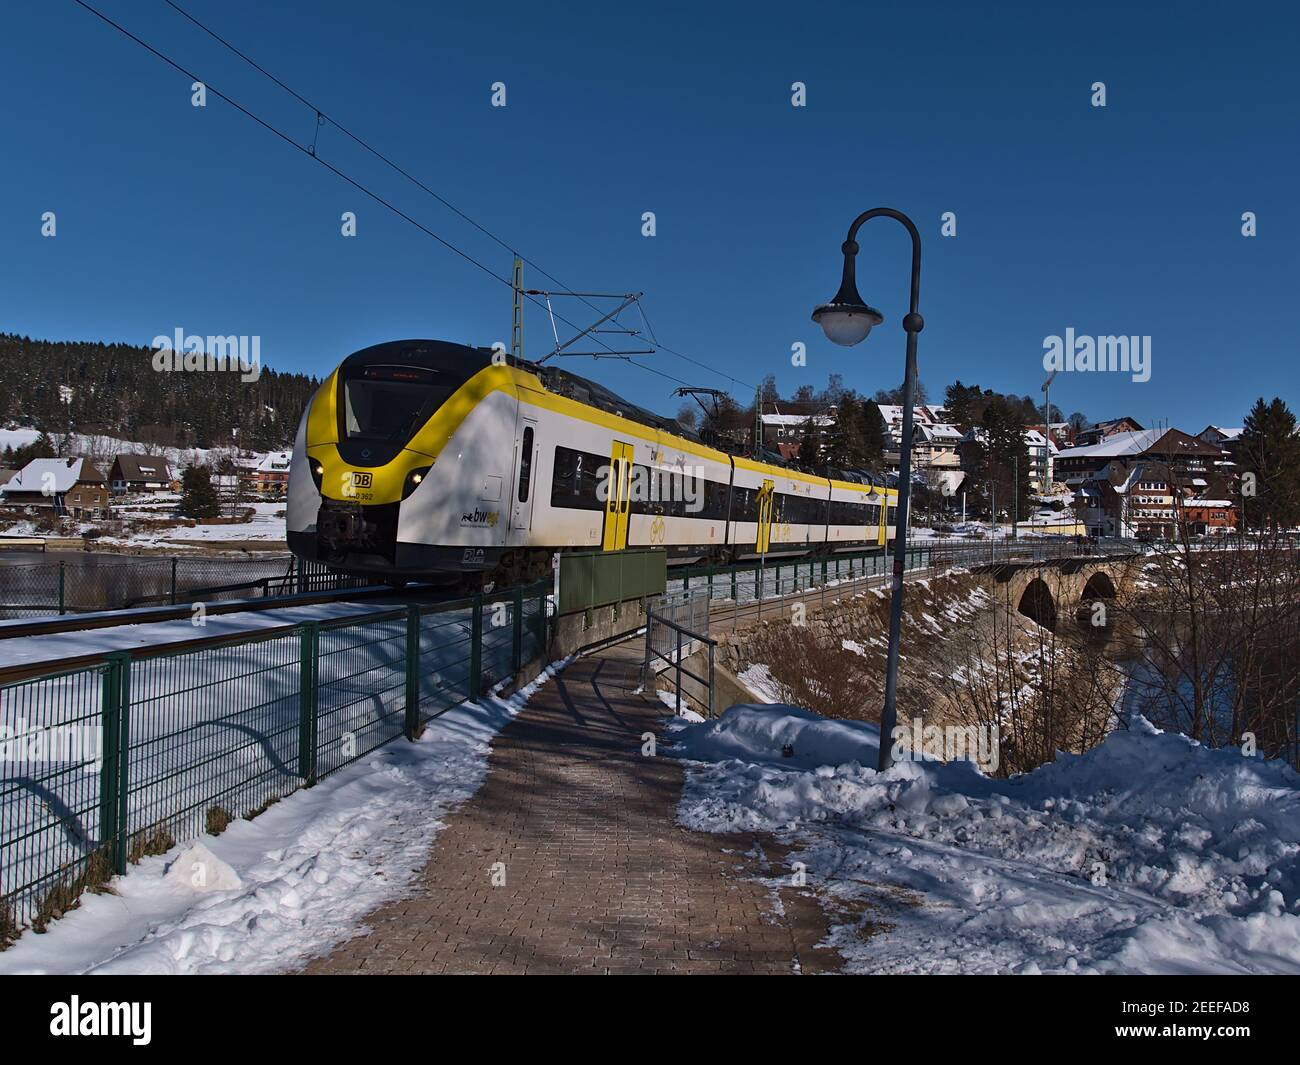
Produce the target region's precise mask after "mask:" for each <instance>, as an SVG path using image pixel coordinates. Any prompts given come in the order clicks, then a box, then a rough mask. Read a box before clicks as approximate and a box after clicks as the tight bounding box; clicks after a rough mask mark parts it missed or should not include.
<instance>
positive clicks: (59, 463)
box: [4, 459, 104, 495]
mask: <svg viewBox="0 0 1300 1065" xmlns="http://www.w3.org/2000/svg"><path fill="white" fill-rule="evenodd" d="M82 480H85V481H92V482H94V483H96V484H103V482H104V476H103V474H101V473H100V472H99V471H98V470H97V469H95V467H94V466H92V465H91V464H90V463H89V462H87V461H86V460H85V459H32V461H31V462H29V463H28V464H27V465H26V466H24V467H23V468H22V469H21V470H19V471H18V475H17V476H16V477H14V478H12V479H11V480H10V481H9V482H8V483H7V484H6V485H5V486H4V487H5V491H6V492H41V493H44V494H47V495H52V494H54V493H56V492H66V491H68V489H70V488H71V487H72V486H73V485H74V484H76V483H77V482H78V481H82Z"/></svg>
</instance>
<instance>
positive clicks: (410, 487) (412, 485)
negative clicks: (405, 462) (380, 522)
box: [402, 466, 433, 499]
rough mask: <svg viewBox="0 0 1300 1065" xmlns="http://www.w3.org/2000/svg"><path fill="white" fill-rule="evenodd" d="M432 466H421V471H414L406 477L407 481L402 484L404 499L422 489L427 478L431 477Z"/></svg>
mask: <svg viewBox="0 0 1300 1065" xmlns="http://www.w3.org/2000/svg"><path fill="white" fill-rule="evenodd" d="M432 468H433V467H432V466H421V467H419V469H415V470H412V471H411V472H410V473H408V474H407V475H406V481H405V482H404V483H403V484H402V498H403V499H405V498H406V497H407V496H409V495H410V494H411V493H412V492H414V491H415V490H416V489H417V488H419V487H420V485H421V483H422V482H423V481H424V479H425V477H427V476H428V475H429V471H430V470H431V469H432Z"/></svg>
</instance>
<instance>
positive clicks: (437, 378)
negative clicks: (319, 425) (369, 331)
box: [341, 365, 463, 443]
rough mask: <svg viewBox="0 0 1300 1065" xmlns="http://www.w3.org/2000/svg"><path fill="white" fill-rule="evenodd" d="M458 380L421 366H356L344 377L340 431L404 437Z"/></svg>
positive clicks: (394, 439)
mask: <svg viewBox="0 0 1300 1065" xmlns="http://www.w3.org/2000/svg"><path fill="white" fill-rule="evenodd" d="M462 383H463V382H462V381H461V380H459V379H457V380H452V375H451V374H448V373H444V372H440V371H438V370H432V369H429V368H428V367H424V366H400V365H370V366H360V367H357V368H356V370H355V371H354V372H353V373H352V374H348V375H345V376H344V378H343V404H342V410H343V417H342V419H341V420H342V423H343V424H342V427H341V428H342V430H343V436H344V438H345V439H347V440H372V441H383V442H385V443H404V442H405V441H407V440H409V439H410V438H411V437H412V436H413V435H414V434H415V432H416V430H418V429H419V428H420V426H421V425H423V424H424V423H425V422H426V421H428V420H429V418H430V417H431V416H432V415H433V412H434V411H436V410H437V409H438V408H439V407H440V406H442V404H443V403H445V402H446V401H447V399H448V397H450V396H451V394H452V393H453V392H455V391H456V389H457V388H458V387H460V385H461V384H462Z"/></svg>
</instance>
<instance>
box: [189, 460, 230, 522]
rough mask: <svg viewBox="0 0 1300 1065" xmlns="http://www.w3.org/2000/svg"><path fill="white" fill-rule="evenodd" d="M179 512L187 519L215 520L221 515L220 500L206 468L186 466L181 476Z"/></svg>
mask: <svg viewBox="0 0 1300 1065" xmlns="http://www.w3.org/2000/svg"><path fill="white" fill-rule="evenodd" d="M180 511H181V513H182V514H184V515H185V516H186V517H187V518H215V517H217V516H218V515H219V514H220V513H221V500H220V499H219V498H218V497H217V490H216V488H215V487H214V486H213V484H212V473H211V471H210V470H209V469H208V468H207V467H206V466H187V467H186V468H185V473H184V474H182V475H181V506H180Z"/></svg>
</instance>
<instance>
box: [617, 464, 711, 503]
mask: <svg viewBox="0 0 1300 1065" xmlns="http://www.w3.org/2000/svg"><path fill="white" fill-rule="evenodd" d="M596 477H597V481H596V499H597V500H598V501H599V502H601V503H607V502H608V501H609V498H610V496H611V494H612V495H614V497H615V498H616V499H627V500H630V501H631V502H633V503H683V504H685V510H686V513H687V514H698V513H699V512H700V511H702V510H703V509H704V467H703V466H684V467H682V469H680V470H652V469H651V468H650V467H649V466H633V467H632V469H631V471H630V472H628V471H627V470H626V469H622V468H620V467H616V466H610V465H605V466H601V467H600V469H598V470H597V471H596ZM620 482H621V483H620Z"/></svg>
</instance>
